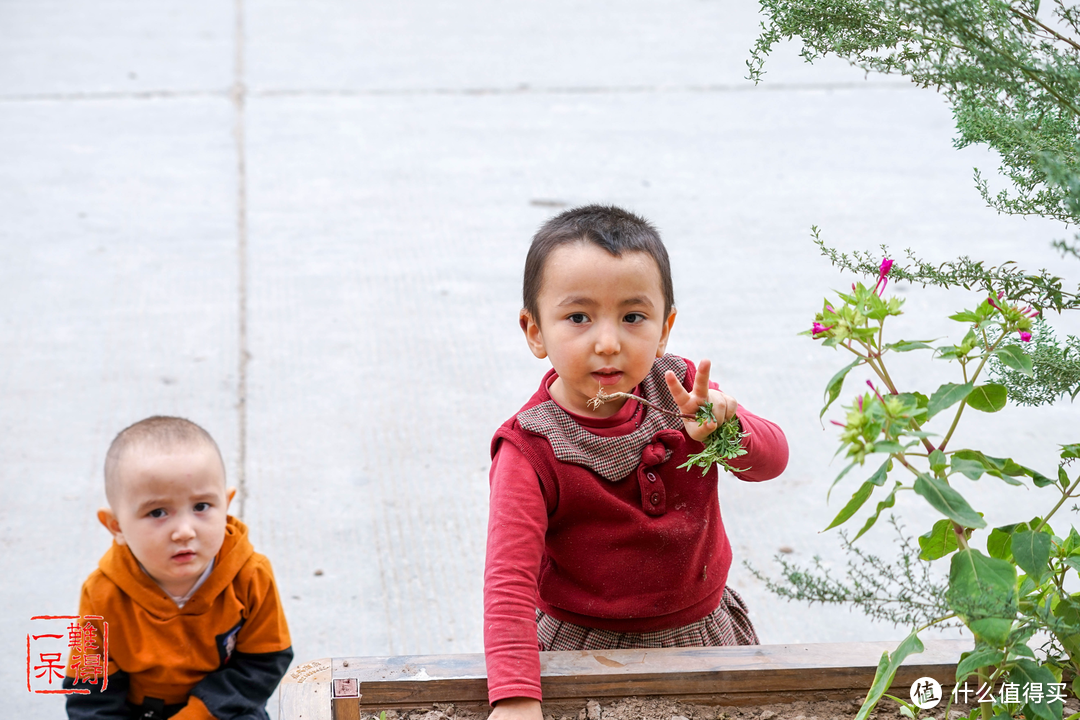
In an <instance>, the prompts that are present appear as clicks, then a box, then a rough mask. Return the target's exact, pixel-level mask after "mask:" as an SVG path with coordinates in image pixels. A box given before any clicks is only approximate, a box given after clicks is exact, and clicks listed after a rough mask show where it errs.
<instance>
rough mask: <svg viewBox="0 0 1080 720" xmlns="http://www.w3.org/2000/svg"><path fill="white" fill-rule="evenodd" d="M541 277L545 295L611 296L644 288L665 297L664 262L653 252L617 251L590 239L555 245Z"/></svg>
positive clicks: (542, 292)
mask: <svg viewBox="0 0 1080 720" xmlns="http://www.w3.org/2000/svg"><path fill="white" fill-rule="evenodd" d="M541 279H542V283H541V286H540V294H541V295H544V294H548V295H550V294H551V293H553V292H554V293H556V294H563V293H565V292H569V293H573V294H579V293H580V294H583V295H585V296H593V297H596V298H608V297H610V296H613V295H616V296H617V295H624V294H629V295H638V294H641V293H642V292H643V291H644V292H648V293H650V294H652V293H655V294H657V295H659V296H660V297H661V298H662V297H663V278H662V277H661V271H660V266H659V265H658V264H657V262H656V259H655V258H653V256H652V255H650V254H649V253H647V252H645V251H643V250H631V251H627V252H623V253H622V254H620V255H613V254H611V253H609V252H608V251H607V250H605V249H604V248H602V247H600V246H598V245H595V244H593V243H591V242H587V241H582V242H577V243H567V244H565V245H561V246H559V247H557V248H555V249H554V250H553V251H552V252H551V254H550V255H549V256H548V258H547V262H546V264H545V267H544V272H543V276H542V278H541ZM545 291H547V292H546V293H545ZM549 299H551V298H549Z"/></svg>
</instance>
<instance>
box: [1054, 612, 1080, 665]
mask: <svg viewBox="0 0 1080 720" xmlns="http://www.w3.org/2000/svg"><path fill="white" fill-rule="evenodd" d="M1054 617H1056V618H1057V619H1058V620H1060V621H1061V622H1064V623H1066V624H1067V625H1070V626H1071V629H1072V630H1073V631H1070V630H1069V629H1066V628H1059V629H1057V630H1056V631H1055V632H1054V635H1055V636H1056V637H1057V639H1058V641H1059V642H1060V643H1061V646H1062V647H1064V648H1065V650H1066V652H1068V653H1069V655H1071V656H1073V657H1077V656H1078V655H1080V604H1078V603H1077V601H1076V600H1073V598H1071V597H1066V598H1062V599H1061V602H1059V603H1058V604H1057V607H1055V608H1054Z"/></svg>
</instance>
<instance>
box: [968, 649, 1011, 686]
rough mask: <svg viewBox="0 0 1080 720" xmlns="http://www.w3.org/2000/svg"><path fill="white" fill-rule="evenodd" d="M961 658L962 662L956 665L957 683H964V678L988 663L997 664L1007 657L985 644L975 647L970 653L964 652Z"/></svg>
mask: <svg viewBox="0 0 1080 720" xmlns="http://www.w3.org/2000/svg"><path fill="white" fill-rule="evenodd" d="M961 658H962V659H961V660H960V664H959V665H957V666H956V682H957V684H960V683H962V682H963V681H964V678H966V677H967V676H968V675H971V674H972V673H973V672H975V671H976V670H978V669H979V668H984V667H986V666H987V665H997V664H998V663H999V662H1001V661H1002V660H1004V659H1005V653H1003V652H1001V651H1000V650H995V649H994V648H992V647H986V646H983V647H981V648H975V649H974V650H973V651H971V652H969V653H964V654H963V655H962V656H961Z"/></svg>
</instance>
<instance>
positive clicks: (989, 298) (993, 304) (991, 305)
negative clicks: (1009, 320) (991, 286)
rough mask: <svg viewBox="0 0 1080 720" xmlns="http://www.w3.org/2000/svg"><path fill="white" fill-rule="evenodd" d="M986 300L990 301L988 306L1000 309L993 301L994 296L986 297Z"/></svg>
mask: <svg viewBox="0 0 1080 720" xmlns="http://www.w3.org/2000/svg"><path fill="white" fill-rule="evenodd" d="M986 302H988V303H990V307H992V308H994V309H995V310H1001V308H1000V307H998V304H997V303H996V302H994V296H993V295H991V296H990V297H988V298H986Z"/></svg>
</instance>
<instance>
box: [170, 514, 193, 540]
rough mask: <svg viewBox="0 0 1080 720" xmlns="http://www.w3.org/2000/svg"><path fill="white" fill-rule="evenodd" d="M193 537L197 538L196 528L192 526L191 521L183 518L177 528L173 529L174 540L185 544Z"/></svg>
mask: <svg viewBox="0 0 1080 720" xmlns="http://www.w3.org/2000/svg"><path fill="white" fill-rule="evenodd" d="M193 537H195V526H194V525H193V524H192V522H191V519H190V518H181V519H180V521H179V522H178V523H177V524H176V527H175V528H173V540H175V541H177V542H183V541H184V540H190V539H192V538H193Z"/></svg>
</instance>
